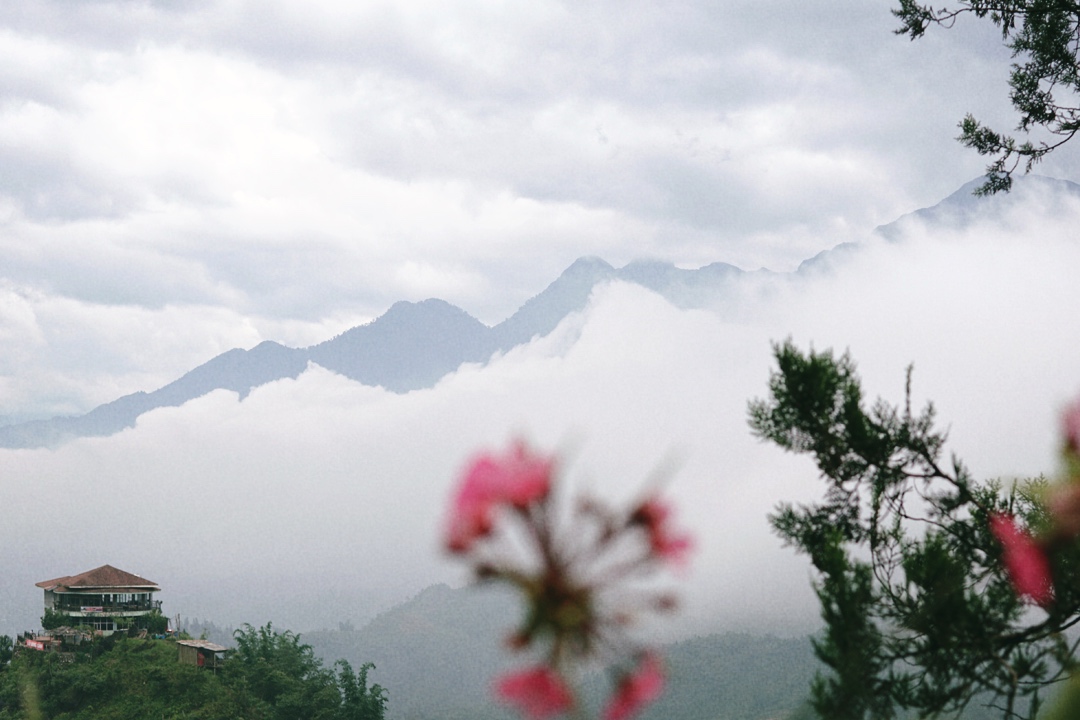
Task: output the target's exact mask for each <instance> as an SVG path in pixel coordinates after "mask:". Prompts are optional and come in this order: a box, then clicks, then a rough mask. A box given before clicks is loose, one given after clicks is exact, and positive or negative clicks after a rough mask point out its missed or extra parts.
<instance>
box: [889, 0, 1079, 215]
mask: <svg viewBox="0 0 1080 720" xmlns="http://www.w3.org/2000/svg"><path fill="white" fill-rule="evenodd" d="M899 3H900V6H899V7H898V8H896V9H894V10H893V11H892V12H893V14H894V15H895V16H896V17H898V18H899V19H900V21H901V26H900V28H899V29H897V31H896V32H897V34H901V35H907V36H909V37H910V38H911V39H912V40H916V39H918V38H920V37H922V36H923V35H924V34H925V33H926V30H927V28H928V27H929V26H931V25H937V26H941V27H945V28H949V27H952V26H953V24H954V23H956V22H957V21H958V20H959V19H960V18H961V16H964V15H973V16H974V17H976V18H981V19H987V20H989V21H990V22H992V23H993V24H994V25H996V26H997V27H998V28H999V29H1000V31H1001V37H1002V41H1003V42H1004V43H1005V45H1006V46H1007V47H1008V48H1009V49H1010V50H1011V51H1012V54H1013V57H1014V58H1015V59H1016V62H1014V63H1013V64H1012V72H1011V75H1010V77H1009V86H1010V88H1011V90H1010V92H1009V98H1010V100H1011V101H1012V104H1013V107H1014V108H1015V109H1016V111H1017V113H1019V115H1020V121H1019V123H1018V124H1017V127H1016V129H1017V130H1019V131H1020V132H1022V133H1023V134H1024V135H1030V134H1031V133H1032V131H1034V130H1038V131H1040V133H1039V134H1040V135H1041V136H1042V138H1041V139H1034V140H1032V139H1025V140H1023V141H1018V140H1017V139H1016V138H1015V137H1012V136H1010V135H1007V134H1002V133H1000V132H998V131H996V130H993V129H991V128H989V127H987V126H986V125H984V124H983V123H981V122H980V121H979V120H977V119H975V118H974V117H973V116H971V115H970V114H969V115H967V116H966V117H965V118H964V119H963V120H962V121H961V122H960V137H959V138H958V139H959V140H960V142H962V143H963V144H964V145H965V146H967V147H970V148H973V149H974V150H976V151H977V152H978V153H979V154H980V155H986V156H991V157H992V158H993V160H992V162H991V163H990V165H989V166H987V169H986V170H987V179H986V182H985V183H984V184H983V185H982V186H981V187H980V188H979V189H978V190H977V191H976V194H991V193H995V192H998V191H1001V190H1006V191H1007V190H1009V189H1010V188H1011V187H1012V174H1013V172H1014V171H1015V170H1017V169H1018V168H1019V167H1020V166H1021V164H1022V165H1023V168H1024V172H1028V171H1030V170H1031V168H1032V167H1033V166H1034V165H1035V164H1036V163H1038V162H1039V161H1040V160H1042V159H1043V158H1044V157H1045V156H1046V155H1047V154H1049V153H1051V152H1053V151H1054V150H1055V149H1057V148H1059V147H1061V146H1062V145H1063V144H1065V143H1066V142H1068V141H1069V140H1071V139H1072V138H1073V136H1074V135H1076V133H1077V130H1080V106H1078V103H1077V93H1078V91H1080V68H1078V64H1077V52H1078V50H1080V3H1077V2H1075V1H1070V0H961V1H960V2H957V3H955V4H952V5H946V6H944V7H937V8H935V7H934V6H933V5H931V4H924V3H922V2H918V0H899Z"/></svg>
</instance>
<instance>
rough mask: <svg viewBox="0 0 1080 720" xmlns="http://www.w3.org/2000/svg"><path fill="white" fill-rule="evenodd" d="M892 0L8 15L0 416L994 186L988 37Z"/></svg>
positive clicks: (16, 11)
mask: <svg viewBox="0 0 1080 720" xmlns="http://www.w3.org/2000/svg"><path fill="white" fill-rule="evenodd" d="M889 8H890V3H889V2H886V1H885V0H882V1H880V2H866V1H865V0H847V1H839V0H837V1H831V2H814V3H806V2H767V3H762V2H751V1H746V2H741V1H739V2H724V3H711V2H689V1H685V0H676V1H675V2H667V3H649V2H636V1H634V0H631V1H629V2H627V1H625V0H620V2H603V1H600V2H555V1H553V0H536V1H534V2H529V3H521V2H498V1H494V2H493V1H480V0H476V1H468V2H445V1H440V2H406V3H401V2H396V3H380V2H360V1H357V0H348V1H342V2H305V3H300V2H284V1H275V0H258V1H257V2H256V1H254V0H248V1H245V0H220V1H215V0H205V1H204V0H186V1H180V0H177V1H174V2H147V1H135V0H131V1H126V0H118V1H115V2H96V1H86V2H70V1H69V0H37V1H29V0H28V1H27V2H19V3H5V4H3V6H2V7H0V341H2V343H3V347H4V351H3V353H2V354H0V416H6V417H8V418H10V419H13V420H15V419H24V418H27V417H40V416H51V415H54V414H60V413H76V412H84V411H86V410H88V409H90V408H92V407H94V406H96V405H97V404H100V403H102V402H106V401H108V400H111V399H114V398H115V397H118V396H120V395H123V394H126V393H129V392H133V391H135V390H140V389H145V390H150V389H154V388H156V387H159V386H160V385H162V384H164V383H165V382H168V381H170V380H172V379H174V378H175V377H177V376H178V375H179V374H181V373H182V372H184V371H186V370H188V369H190V368H191V367H193V366H194V365H196V364H199V363H201V362H204V361H206V360H208V359H209V358H211V357H213V356H214V355H216V354H218V353H220V352H222V351H224V350H227V349H229V348H231V347H252V346H254V345H255V344H257V343H258V342H259V341H261V340H265V339H271V340H276V341H279V342H282V343H285V344H288V345H292V346H304V345H308V344H312V343H315V342H318V341H321V340H324V339H327V338H329V337H332V336H333V335H334V334H336V333H338V332H340V331H342V330H344V329H347V328H348V327H351V326H353V325H356V324H359V323H361V322H364V321H367V320H370V319H372V318H374V317H376V316H378V315H379V314H381V313H382V312H384V311H385V310H386V309H387V308H388V307H389V306H390V305H391V304H392V303H393V302H395V301H397V300H421V299H425V298H428V297H440V298H443V299H445V300H448V301H449V302H452V303H454V304H456V305H459V306H460V307H462V308H464V309H465V310H466V311H468V312H470V313H471V314H473V315H475V316H476V317H478V318H479V319H481V320H482V321H484V322H486V323H488V324H494V323H496V322H498V321H500V320H502V319H504V318H505V317H507V316H508V315H510V314H511V313H512V312H513V311H514V310H516V309H517V308H518V307H519V306H520V305H521V303H522V302H524V300H526V299H527V298H529V297H531V296H532V295H535V294H536V293H537V292H539V291H540V290H542V289H543V288H544V287H545V286H546V285H547V284H548V283H549V282H551V280H553V279H554V278H555V277H556V276H557V275H558V273H559V272H560V271H561V270H563V269H564V268H565V267H566V266H568V265H569V264H570V263H571V262H572V261H573V260H574V259H576V258H577V257H580V256H583V255H598V256H600V257H602V258H604V259H606V260H607V261H609V262H611V263H612V264H615V265H617V266H620V265H622V264H625V263H626V262H629V261H630V260H632V259H635V258H640V257H652V258H658V259H663V260H667V261H671V262H674V263H676V264H678V265H679V266H682V267H698V266H700V265H704V264H707V263H710V262H716V261H723V262H729V263H732V264H735V265H738V266H740V267H743V268H746V269H754V268H758V267H761V266H765V267H769V268H771V269H773V270H780V271H782V270H790V269H792V268H793V267H795V266H796V265H797V264H798V263H799V262H800V261H802V260H803V259H805V258H807V257H810V256H812V255H813V254H815V253H817V252H818V251H820V250H822V249H825V248H828V247H832V246H833V245H835V244H837V243H839V242H842V241H846V240H852V239H861V238H863V237H865V235H866V234H867V233H868V232H869V231H870V230H871V229H872V228H873V227H875V226H876V225H879V224H882V223H884V222H888V221H890V220H893V219H895V218H896V217H897V216H898V215H900V214H902V213H905V212H909V211H911V210H914V209H916V208H918V207H922V206H925V205H929V204H932V203H934V202H936V201H938V200H940V199H941V198H942V197H944V196H945V195H947V194H948V193H950V192H952V191H953V190H955V189H956V188H957V187H959V186H960V185H961V184H962V183H964V182H966V181H968V180H970V179H971V178H972V177H975V176H977V175H978V174H979V173H980V172H981V170H982V168H983V166H984V163H983V161H982V159H981V158H979V157H978V156H976V155H975V154H974V153H972V152H970V151H966V150H964V149H963V148H961V147H960V146H959V145H958V144H957V143H956V142H955V141H954V140H953V137H954V136H955V135H956V133H957V130H956V123H957V121H958V120H959V119H960V118H961V117H962V116H963V114H964V113H965V112H974V113H976V114H977V115H979V116H980V117H984V118H987V119H989V120H991V121H997V120H1000V123H999V126H1002V127H1005V128H1008V127H1010V126H1011V125H1012V124H1013V117H1012V116H1011V115H1010V113H1009V108H1008V101H1007V97H1006V93H1007V87H1006V84H1005V82H1006V77H1007V63H1008V56H1007V54H1006V52H1005V51H1004V50H1002V48H1001V47H1000V42H999V39H998V37H997V35H996V33H995V32H994V31H993V30H992V29H991V28H989V27H985V28H980V27H979V26H977V25H975V24H973V23H966V24H965V23H961V24H960V26H959V27H957V28H956V29H954V30H952V31H950V32H944V31H935V32H931V33H930V35H929V37H927V38H925V39H924V40H921V41H919V42H918V43H912V42H910V41H908V40H906V39H905V38H902V37H899V36H896V35H894V34H892V32H891V31H892V30H893V29H894V28H895V27H896V22H895V19H894V18H892V17H891V16H890V14H889ZM1068 167H1069V165H1068V162H1067V158H1065V159H1058V158H1052V159H1051V161H1050V162H1048V164H1047V165H1046V166H1044V167H1043V168H1042V171H1043V172H1046V173H1047V174H1050V175H1055V176H1058V177H1068V172H1065V171H1063V170H1062V168H1066V169H1067V168H1068Z"/></svg>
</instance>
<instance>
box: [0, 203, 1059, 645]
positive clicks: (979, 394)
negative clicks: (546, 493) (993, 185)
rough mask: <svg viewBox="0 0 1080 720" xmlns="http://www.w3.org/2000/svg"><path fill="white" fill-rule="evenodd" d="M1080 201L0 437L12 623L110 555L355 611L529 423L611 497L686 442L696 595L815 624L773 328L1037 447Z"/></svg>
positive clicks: (289, 616)
mask: <svg viewBox="0 0 1080 720" xmlns="http://www.w3.org/2000/svg"><path fill="white" fill-rule="evenodd" d="M1059 210H1060V207H1059ZM1078 215H1080V210H1078V209H1075V208H1074V209H1073V211H1068V210H1067V209H1066V211H1064V212H1060V213H1059V215H1058V216H1056V217H1048V216H1046V215H1045V214H1042V213H1041V212H1040V209H1039V208H1038V207H1037V206H1035V207H1033V206H1031V205H1025V204H1019V205H1017V207H1016V208H1014V209H1013V210H1012V211H1011V214H1009V215H1008V216H1007V217H1005V218H1004V219H1003V221H1002V222H1001V223H999V224H995V225H994V226H977V227H975V228H974V229H973V230H972V231H970V232H965V233H940V234H938V235H936V236H934V237H927V236H926V235H925V234H923V233H922V232H921V231H919V230H918V229H917V228H914V229H912V230H911V231H910V232H909V234H908V235H907V237H906V238H905V239H903V240H902V241H900V242H896V243H887V242H884V241H880V242H878V243H876V244H870V245H868V246H866V247H865V248H864V250H863V251H862V252H860V253H856V254H854V255H851V256H849V257H848V259H847V260H845V261H843V262H842V263H841V264H840V267H839V269H838V272H837V274H836V275H832V276H830V275H817V276H813V275H812V276H809V277H804V278H801V279H794V280H791V279H789V280H783V279H778V278H775V277H771V278H770V277H762V278H757V279H756V280H755V281H753V282H751V283H750V284H749V285H748V286H747V287H746V288H745V289H744V293H745V294H744V295H743V296H742V297H739V298H734V299H732V300H730V301H729V302H726V303H725V304H723V305H720V306H718V307H717V308H716V309H715V311H704V310H689V311H687V310H678V309H676V308H674V307H672V306H670V305H669V304H667V303H666V302H665V301H664V300H662V299H660V298H659V297H658V296H655V295H652V294H651V293H649V292H647V291H645V290H643V289H641V288H639V287H637V286H629V285H622V284H615V285H610V286H607V287H605V288H603V289H601V290H599V291H598V292H597V293H596V295H595V297H594V300H593V303H592V305H591V306H590V309H589V310H588V311H587V312H586V313H584V314H582V315H579V316H574V317H571V318H569V319H568V320H567V321H566V322H564V323H563V325H561V326H560V328H559V329H558V330H557V331H556V332H555V333H554V334H553V335H551V336H549V337H547V338H544V339H542V340H538V341H535V342H534V343H532V344H531V345H528V346H523V347H520V348H517V349H515V350H513V351H511V352H509V353H507V354H506V355H505V356H503V357H501V358H498V359H496V360H495V361H493V362H492V363H491V364H489V365H488V366H486V367H479V366H466V367H464V368H462V369H461V370H460V371H458V372H457V373H455V374H454V375H451V376H448V377H447V378H445V379H444V380H443V381H442V382H441V383H440V384H439V385H437V386H436V387H435V388H433V389H430V390H424V391H417V392H412V393H408V394H406V395H400V396H399V395H393V394H390V393H386V392H384V391H382V390H379V389H375V388H367V387H363V386H360V385H358V384H355V383H352V382H350V381H347V380H344V379H342V378H340V377H338V376H335V375H332V374H330V373H328V372H326V371H324V370H322V369H320V368H317V367H313V368H311V369H309V370H308V372H306V373H305V374H303V375H302V376H300V378H298V379H297V380H285V381H280V382H277V383H273V384H271V385H267V386H264V387H262V388H258V389H256V390H255V391H253V392H252V393H251V395H250V396H248V398H247V399H245V400H244V401H243V402H239V401H238V400H237V398H236V396H235V395H234V394H231V393H227V392H218V393H214V394H212V395H209V396H206V397H204V398H201V399H199V400H196V401H193V402H190V403H188V404H187V405H185V406H183V407H181V408H170V409H164V410H159V411H155V412H153V413H150V414H149V415H145V416H143V417H142V418H140V421H139V424H138V426H137V427H136V428H135V429H134V430H131V431H127V432H124V433H121V434H119V435H116V436H114V437H111V438H103V439H86V440H80V441H76V442H73V443H70V444H69V445H66V446H64V447H62V448H60V449H57V450H52V451H48V450H35V451H3V452H0V465H2V467H3V468H4V473H5V475H6V476H7V477H9V478H12V479H17V481H12V482H7V483H4V484H3V488H2V490H0V504H2V505H3V506H4V507H5V508H9V513H10V515H11V516H12V517H13V518H14V520H13V521H12V523H11V524H10V525H8V526H6V527H5V528H4V530H3V531H2V533H0V541H2V542H3V543H4V544H5V547H9V548H11V551H10V552H8V553H6V555H5V557H6V558H7V564H8V567H5V568H4V571H5V577H7V578H8V582H7V583H6V588H8V589H7V591H6V592H7V593H8V597H7V598H6V599H5V602H4V603H3V604H2V606H4V607H8V608H10V610H8V611H7V612H8V615H7V616H6V617H3V618H0V622H2V623H3V624H6V625H8V626H11V625H13V624H14V625H17V626H22V625H25V624H27V623H31V622H32V621H33V618H34V617H36V616H35V615H33V613H35V612H37V610H36V606H37V603H38V602H39V599H38V597H37V595H36V591H35V590H34V588H33V582H35V581H37V580H40V579H43V578H44V577H46V576H50V577H51V576H54V575H59V574H64V573H67V572H74V571H78V570H81V569H85V568H84V566H86V567H93V566H95V565H96V564H100V563H103V562H110V563H112V564H115V565H118V566H120V567H125V568H128V569H131V570H133V571H138V572H142V573H145V574H147V575H148V576H150V577H151V578H152V579H155V580H158V581H160V582H161V583H162V584H163V586H164V587H165V589H166V595H165V599H166V602H167V603H168V607H169V612H170V613H175V612H181V613H183V614H186V615H189V616H198V617H210V618H214V619H216V620H218V621H220V622H240V621H245V620H246V621H251V622H261V621H263V620H265V619H274V620H275V622H280V623H281V624H284V625H288V626H292V627H296V628H298V629H301V630H303V629H308V628H311V627H315V626H319V625H327V624H329V625H332V624H333V623H335V622H337V621H338V620H341V619H346V618H353V619H355V620H362V619H363V618H364V617H367V616H369V615H370V614H371V613H373V612H374V611H376V610H378V609H379V608H381V607H384V606H386V605H388V604H390V603H392V602H395V601H398V600H401V599H404V598H405V597H408V596H410V595H411V594H412V593H414V592H415V591H416V590H418V589H419V588H421V587H423V586H424V585H426V584H428V583H431V582H435V581H438V580H445V579H448V578H450V579H460V578H461V573H460V569H459V568H455V567H454V566H453V563H451V562H449V561H447V560H446V559H444V558H443V557H442V556H441V555H440V553H439V552H438V533H439V529H440V527H441V524H442V522H443V511H444V506H445V501H446V498H447V496H448V493H449V492H450V487H451V484H452V482H453V479H454V474H455V472H456V471H457V469H458V468H460V467H461V464H462V463H463V462H464V460H465V458H467V457H468V456H469V455H470V454H471V453H472V452H474V451H475V450H476V449H478V448H483V447H488V448H499V447H502V446H503V445H504V444H505V443H506V442H507V441H508V440H509V439H510V438H512V437H514V436H516V435H522V436H524V437H526V438H528V439H530V440H532V441H533V442H534V443H535V444H536V445H538V446H539V447H541V448H545V449H558V450H560V451H561V452H563V453H565V454H566V456H567V458H568V460H567V463H566V467H567V472H568V474H569V476H570V477H571V478H573V479H575V481H576V482H582V483H586V484H587V485H588V486H589V487H591V488H593V489H595V490H596V491H598V492H604V493H607V494H609V495H610V496H612V497H622V498H627V497H630V496H631V495H632V494H633V493H634V492H635V491H636V490H637V489H638V488H639V487H640V484H641V483H643V482H644V481H645V479H646V477H647V476H648V475H649V473H650V471H652V470H653V469H655V468H657V467H658V466H662V465H663V464H664V463H665V462H667V460H668V459H669V458H674V459H675V460H676V461H677V462H676V466H677V467H678V470H677V472H675V473H674V474H673V475H672V477H671V480H670V486H669V491H670V492H671V494H672V495H673V496H674V497H675V498H676V500H677V505H678V508H679V518H680V521H681V522H682V523H684V524H686V525H687V526H688V527H690V528H692V529H693V530H694V532H695V534H696V535H697V537H698V539H699V546H700V553H699V556H698V558H697V559H696V561H695V562H694V563H693V571H692V573H691V575H690V580H689V584H688V588H687V592H686V599H687V603H686V608H685V613H684V618H685V621H686V622H687V623H689V624H690V626H692V627H694V628H696V629H701V628H706V627H726V628H743V629H752V630H764V629H773V630H780V631H784V632H795V631H799V630H805V629H807V628H809V627H811V626H812V625H813V624H814V623H815V618H816V609H815V606H814V602H813V598H812V595H811V593H810V590H809V584H808V579H809V569H808V567H807V565H806V562H805V559H803V558H799V557H797V556H795V555H794V554H793V553H792V552H791V551H790V550H789V549H784V548H781V547H780V546H779V542H778V540H777V539H776V538H774V537H773V536H772V535H771V534H770V533H769V530H768V527H767V524H766V521H765V515H766V514H767V513H768V512H769V511H770V510H771V509H772V508H773V506H774V505H775V503H776V502H778V501H779V500H781V499H787V500H800V499H804V500H805V499H809V498H811V497H813V496H814V495H815V494H816V493H817V492H819V491H820V486H819V483H817V482H816V481H815V473H814V470H813V468H812V466H811V465H810V463H809V462H808V461H807V460H806V459H805V458H798V457H791V456H786V455H784V454H783V453H781V452H780V451H779V450H778V449H776V448H774V447H771V446H766V445H763V444H761V443H759V442H758V441H756V440H755V439H754V438H752V437H751V436H750V434H749V432H748V430H747V427H746V402H747V400H748V399H750V398H752V397H760V396H763V395H764V394H765V392H766V381H767V378H768V372H769V368H770V365H771V363H770V348H769V343H770V341H772V340H781V339H783V338H785V337H788V336H790V337H792V338H793V339H794V340H795V342H796V343H797V344H799V345H800V346H801V347H803V348H807V347H809V346H813V347H815V348H817V349H824V348H828V347H832V348H834V349H835V350H836V351H838V352H840V351H843V350H844V349H845V348H850V350H851V352H852V354H853V356H854V358H855V360H856V361H857V363H858V365H859V369H860V372H861V375H862V376H863V378H864V381H865V390H866V395H867V398H868V400H872V399H873V398H874V397H875V396H878V395H881V396H884V397H885V398H886V399H887V400H889V401H890V402H893V403H900V402H902V401H903V388H904V371H905V368H906V366H907V365H908V363H912V362H913V363H914V364H915V374H914V384H913V388H914V394H915V397H914V401H915V404H916V405H919V404H921V403H922V402H923V400H924V399H926V398H932V399H933V400H935V401H936V403H937V407H938V410H939V417H940V419H941V423H942V426H943V427H947V428H951V441H950V445H949V447H950V449H951V450H955V451H956V452H957V453H958V454H959V456H960V457H961V458H962V459H964V460H965V461H966V462H967V463H968V464H969V465H970V467H971V469H972V470H973V472H974V474H975V475H976V476H977V477H980V478H987V477H999V476H1000V477H1005V478H1009V477H1014V476H1027V475H1034V474H1038V473H1040V472H1046V473H1049V474H1052V473H1053V472H1054V471H1055V469H1056V467H1055V457H1054V449H1055V447H1054V446H1055V438H1056V421H1057V413H1058V411H1059V409H1060V407H1061V405H1062V404H1063V403H1064V402H1065V401H1066V399H1068V398H1069V397H1071V396H1072V395H1073V394H1074V393H1075V392H1076V391H1077V390H1080V379H1078V378H1077V376H1076V368H1075V362H1073V359H1074V358H1075V357H1076V355H1077V351H1078V350H1080V347H1078V341H1077V339H1076V335H1075V333H1070V332H1068V331H1067V328H1069V327H1071V323H1072V320H1073V318H1072V315H1073V314H1074V309H1075V308H1076V307H1078V306H1080V289H1078V288H1080V286H1078V285H1077V284H1076V283H1075V282H1074V277H1073V274H1074V273H1073V268H1076V267H1080V245H1078V244H1077V243H1076V242H1075V240H1074V239H1073V236H1072V233H1071V227H1073V226H1074V224H1075V218H1076V217H1077V216H1078ZM1016 228H1023V232H1016V231H1015V229H1016ZM44 513H47V515H48V517H49V518H50V522H49V523H48V524H47V526H46V525H42V524H41V523H40V522H38V520H39V519H40V518H41V517H42V516H43V514H44ZM37 575H41V577H37ZM682 627H684V629H685V627H686V626H682Z"/></svg>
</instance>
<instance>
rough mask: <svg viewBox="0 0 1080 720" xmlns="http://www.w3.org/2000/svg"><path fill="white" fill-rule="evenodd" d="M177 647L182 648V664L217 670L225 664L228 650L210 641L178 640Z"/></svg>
mask: <svg viewBox="0 0 1080 720" xmlns="http://www.w3.org/2000/svg"><path fill="white" fill-rule="evenodd" d="M176 645H177V647H179V648H180V662H182V663H186V664H188V665H196V666H198V667H207V668H213V669H215V670H216V669H217V668H218V667H220V666H221V664H222V663H224V662H225V654H224V653H225V651H226V650H227V649H228V648H224V647H222V646H221V645H218V644H217V643H212V642H210V641H209V640H177V641H176ZM219 655H220V657H219Z"/></svg>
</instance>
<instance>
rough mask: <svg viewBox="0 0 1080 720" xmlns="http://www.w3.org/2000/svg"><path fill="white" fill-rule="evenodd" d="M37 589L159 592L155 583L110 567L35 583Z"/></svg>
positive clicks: (105, 566)
mask: <svg viewBox="0 0 1080 720" xmlns="http://www.w3.org/2000/svg"><path fill="white" fill-rule="evenodd" d="M35 584H36V585H37V587H39V588H44V589H46V590H53V589H55V588H58V587H61V588H84V589H89V588H132V589H135V588H145V589H152V590H161V588H160V587H158V584H157V583H156V582H153V581H152V580H147V579H146V578H141V577H139V576H138V575H132V574H131V573H129V572H124V571H123V570H118V569H116V568H114V567H113V566H112V565H102V566H101V567H99V568H94V569H93V570H87V571H86V572H84V573H81V574H79V575H69V576H67V577H59V578H56V579H54V580H42V581H41V582H39V583H35Z"/></svg>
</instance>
